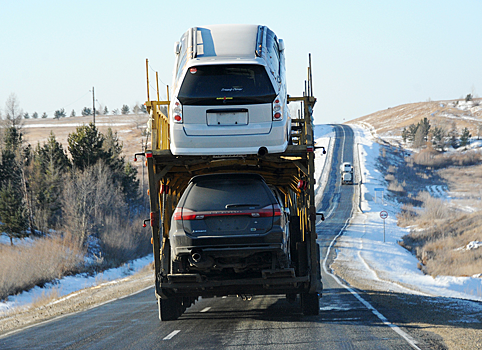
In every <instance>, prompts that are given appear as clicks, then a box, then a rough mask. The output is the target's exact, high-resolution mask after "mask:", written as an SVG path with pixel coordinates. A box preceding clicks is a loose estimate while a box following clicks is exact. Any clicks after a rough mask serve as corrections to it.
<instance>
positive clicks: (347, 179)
mask: <svg viewBox="0 0 482 350" xmlns="http://www.w3.org/2000/svg"><path fill="white" fill-rule="evenodd" d="M341 184H342V185H347V184H353V174H352V173H350V172H345V173H342V174H341Z"/></svg>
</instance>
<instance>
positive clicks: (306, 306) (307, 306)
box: [301, 293, 320, 316]
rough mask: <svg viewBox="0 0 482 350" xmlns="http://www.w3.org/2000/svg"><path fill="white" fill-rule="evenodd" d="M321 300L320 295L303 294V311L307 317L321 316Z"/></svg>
mask: <svg viewBox="0 0 482 350" xmlns="http://www.w3.org/2000/svg"><path fill="white" fill-rule="evenodd" d="M319 300H320V298H319V295H318V293H301V309H302V311H303V315H305V316H316V315H319V314H320V301H319Z"/></svg>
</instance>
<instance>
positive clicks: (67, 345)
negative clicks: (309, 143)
mask: <svg viewBox="0 0 482 350" xmlns="http://www.w3.org/2000/svg"><path fill="white" fill-rule="evenodd" d="M335 131H336V138H335V140H334V147H335V148H334V154H333V164H332V167H331V169H332V174H330V180H329V181H330V182H329V184H328V185H327V186H326V190H325V193H324V196H323V199H322V202H321V205H320V206H321V208H319V209H320V210H322V211H324V212H325V213H326V214H329V215H327V216H328V217H327V220H326V221H325V222H323V223H322V224H320V225H318V236H319V239H318V242H319V244H320V249H321V250H322V252H321V256H322V260H323V259H324V257H325V256H326V254H327V250H328V247H329V246H330V244H331V242H332V241H333V239H334V237H335V236H336V235H337V234H338V233H339V232H340V230H342V229H343V227H344V226H345V223H346V222H347V219H349V217H350V215H351V211H352V206H353V204H354V196H355V192H354V191H355V188H356V185H353V186H351V185H346V186H340V176H339V164H340V163H342V162H344V161H348V162H353V131H352V130H351V129H350V128H349V127H347V126H341V125H337V126H335ZM356 181H357V179H355V182H356ZM334 253H335V250H334V249H331V250H330V255H329V256H328V258H327V263H328V264H329V261H330V259H332V258H333V256H332V255H333V254H334ZM322 270H323V269H322ZM322 275H323V277H322V278H323V284H324V292H323V297H322V298H321V299H320V314H319V316H309V317H306V316H303V315H302V314H301V311H300V307H299V304H298V303H293V304H290V303H288V301H287V300H286V299H285V297H284V296H259V297H254V298H253V299H252V300H249V301H245V300H242V299H241V298H237V297H223V298H213V299H202V300H199V301H198V302H197V303H196V304H195V305H194V306H192V307H191V308H189V309H188V310H187V311H186V312H185V313H184V314H183V315H182V316H181V317H180V318H179V319H178V320H176V321H169V322H160V321H159V319H158V314H157V305H156V299H155V296H154V289H153V288H152V289H149V290H146V291H143V292H141V293H138V294H135V295H131V296H128V297H126V298H123V299H120V300H117V301H113V302H110V303H107V304H104V305H101V306H99V307H97V308H94V309H91V310H88V311H84V312H80V313H76V314H72V315H67V316H65V317H61V318H57V319H54V320H51V321H49V322H46V323H43V324H40V325H36V326H33V327H30V328H28V329H24V330H22V331H21V332H17V333H15V334H12V335H10V336H8V337H5V338H1V339H0V349H158V348H159V349H171V348H172V349H174V348H175V349H221V348H229V349H261V348H262V349H271V348H272V349H413V348H414V347H413V346H412V345H410V343H409V341H410V338H409V339H408V340H407V339H405V338H404V336H403V335H404V334H406V332H407V330H404V329H400V328H398V327H396V326H395V325H394V324H393V323H390V316H391V315H392V314H393V313H392V312H388V311H390V309H388V308H384V309H382V310H381V311H380V310H379V309H375V308H373V307H372V306H371V304H368V302H369V300H370V299H369V297H368V296H367V295H365V294H364V293H363V292H361V291H354V290H353V289H347V288H345V287H343V286H342V285H340V284H339V283H338V282H337V281H336V279H335V278H333V277H332V276H331V275H330V274H326V273H325V272H324V271H323V272H322ZM364 301H365V302H364ZM367 301H368V302H367ZM386 312H388V314H387V313H386ZM383 315H385V316H387V315H388V317H387V319H385V321H384V317H383ZM411 336H412V337H414V338H415V341H417V342H418V346H419V347H420V348H421V349H425V348H431V347H428V346H425V345H424V343H423V341H420V339H417V337H416V335H414V334H412V335H411ZM415 348H416V347H415Z"/></svg>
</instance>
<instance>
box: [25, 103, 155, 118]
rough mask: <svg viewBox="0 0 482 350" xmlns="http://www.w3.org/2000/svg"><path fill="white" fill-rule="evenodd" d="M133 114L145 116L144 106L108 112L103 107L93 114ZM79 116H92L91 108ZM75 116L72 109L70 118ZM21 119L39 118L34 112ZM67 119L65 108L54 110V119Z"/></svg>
mask: <svg viewBox="0 0 482 350" xmlns="http://www.w3.org/2000/svg"><path fill="white" fill-rule="evenodd" d="M131 111H132V113H134V114H141V113H142V114H146V113H147V109H146V106H145V105H143V104H141V105H138V104H136V105H134V106H133V107H132V108H131V107H129V106H128V105H122V108H120V109H118V108H115V109H113V110H112V111H109V109H108V108H107V106H104V107H101V108H99V109H96V110H95V113H96V114H97V115H108V114H109V113H111V114H112V115H119V114H124V115H125V114H129V113H131ZM80 114H81V115H82V116H83V117H85V116H90V115H93V114H94V112H93V108H90V107H84V108H83V109H82V111H81V112H80ZM76 116H77V112H76V111H75V110H74V109H72V111H71V112H70V117H76ZM22 117H23V118H24V119H30V118H32V119H38V118H39V114H38V113H37V112H34V113H32V115H30V114H29V113H22ZM48 117H49V115H48V114H47V113H45V112H44V113H43V114H42V116H41V118H48ZM65 117H67V112H66V111H65V108H60V109H58V110H56V111H55V112H54V119H60V118H65Z"/></svg>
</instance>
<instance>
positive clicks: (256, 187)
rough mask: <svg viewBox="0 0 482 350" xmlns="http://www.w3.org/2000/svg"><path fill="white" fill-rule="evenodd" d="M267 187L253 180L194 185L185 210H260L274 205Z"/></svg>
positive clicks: (209, 181) (210, 182)
mask: <svg viewBox="0 0 482 350" xmlns="http://www.w3.org/2000/svg"><path fill="white" fill-rule="evenodd" d="M270 195H271V193H269V192H267V186H266V185H265V184H264V183H263V182H262V181H259V180H253V179H219V178H218V179H215V180H204V181H200V182H197V183H195V184H193V186H192V187H191V190H190V191H189V193H188V195H187V197H186V200H185V202H184V204H183V207H184V208H188V209H191V210H194V211H208V210H226V209H238V210H244V209H250V208H253V209H259V208H263V207H265V206H267V205H270V204H272V200H271V197H270Z"/></svg>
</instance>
